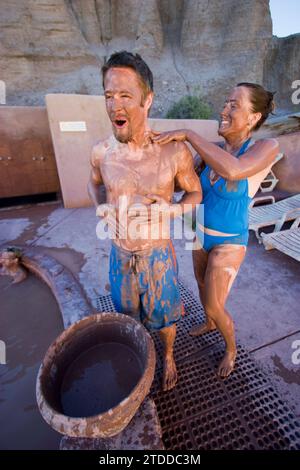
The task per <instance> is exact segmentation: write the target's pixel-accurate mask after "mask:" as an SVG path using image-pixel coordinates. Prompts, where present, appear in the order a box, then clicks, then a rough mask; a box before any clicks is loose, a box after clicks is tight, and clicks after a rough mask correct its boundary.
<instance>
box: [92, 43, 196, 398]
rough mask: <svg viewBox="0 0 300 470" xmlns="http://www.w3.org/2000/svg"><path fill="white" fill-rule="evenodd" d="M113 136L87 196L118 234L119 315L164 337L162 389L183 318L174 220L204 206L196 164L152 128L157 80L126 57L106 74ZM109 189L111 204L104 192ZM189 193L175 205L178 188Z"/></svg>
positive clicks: (97, 151)
mask: <svg viewBox="0 0 300 470" xmlns="http://www.w3.org/2000/svg"><path fill="white" fill-rule="evenodd" d="M102 74H103V88H104V92H105V100H106V109H107V113H108V116H109V118H110V120H111V123H112V128H113V134H114V135H113V136H111V137H110V138H108V139H107V140H105V141H102V142H100V143H98V144H97V145H95V147H94V148H93V151H92V156H91V165H92V170H91V176H90V181H89V187H88V189H89V194H90V197H91V199H92V200H93V202H94V204H95V205H96V207H97V215H98V216H100V217H101V218H104V220H105V221H107V222H108V224H109V226H110V227H114V238H113V240H112V249H111V254H110V273H109V276H110V283H111V294H112V298H113V301H114V304H115V307H116V310H117V311H118V312H122V313H126V314H128V315H131V316H133V317H134V318H136V319H139V320H140V321H141V322H142V323H143V325H144V326H145V327H146V328H147V329H148V330H156V331H159V336H160V339H161V341H162V343H163V347H164V367H163V384H162V386H163V389H164V390H170V389H171V388H173V387H174V386H175V384H176V381H177V370H176V365H175V362H174V357H173V347H174V342H175V336H176V323H177V322H178V321H179V320H180V318H181V316H182V314H183V305H182V303H181V300H180V293H179V286H178V282H177V261H176V257H175V252H174V248H173V245H172V242H171V240H170V227H169V225H170V223H169V222H170V219H172V218H174V217H177V216H178V215H181V214H183V213H184V212H187V211H190V210H191V208H193V207H194V206H195V205H196V204H198V203H200V202H201V197H202V193H201V188H200V183H199V178H198V177H197V175H196V173H195V171H194V166H193V158H192V155H191V153H190V151H189V149H188V147H187V146H186V145H185V144H184V143H182V142H170V143H168V144H167V145H163V146H160V145H158V144H155V143H154V142H153V141H152V138H153V136H154V135H155V133H154V132H153V131H151V129H150V128H149V125H148V120H147V118H148V113H149V110H150V107H151V105H152V100H153V76H152V73H151V71H150V69H149V67H148V66H147V64H146V63H145V62H144V61H143V59H142V58H141V57H140V56H139V55H138V54H136V55H134V54H132V53H129V52H126V51H122V52H117V53H115V54H113V55H112V56H111V57H110V58H109V59H108V61H107V62H106V63H105V64H104V66H103V67H102ZM101 185H104V186H105V189H106V194H107V203H103V201H101V196H100V192H99V187H100V186H101ZM175 185H176V187H179V188H181V189H182V190H184V191H185V194H184V196H183V198H182V199H181V201H180V202H179V203H177V204H172V196H173V192H174V187H175Z"/></svg>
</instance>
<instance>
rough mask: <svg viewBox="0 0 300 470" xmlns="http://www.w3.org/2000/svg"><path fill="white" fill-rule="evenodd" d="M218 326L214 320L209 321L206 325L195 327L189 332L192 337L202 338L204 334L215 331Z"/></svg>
mask: <svg viewBox="0 0 300 470" xmlns="http://www.w3.org/2000/svg"><path fill="white" fill-rule="evenodd" d="M216 328H217V327H216V324H215V322H213V321H212V320H209V321H207V322H206V323H201V325H195V326H193V328H191V330H190V331H189V335H190V336H201V335H203V334H204V333H208V332H209V331H213V330H215V329H216Z"/></svg>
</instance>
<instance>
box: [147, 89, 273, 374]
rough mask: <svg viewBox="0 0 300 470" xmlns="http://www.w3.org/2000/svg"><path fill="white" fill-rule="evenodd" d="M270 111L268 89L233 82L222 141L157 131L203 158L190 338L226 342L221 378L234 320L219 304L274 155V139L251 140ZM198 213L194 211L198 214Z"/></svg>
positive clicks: (231, 359)
mask: <svg viewBox="0 0 300 470" xmlns="http://www.w3.org/2000/svg"><path fill="white" fill-rule="evenodd" d="M273 109H274V103H273V93H271V92H269V91H267V90H265V89H264V88H263V87H262V86H260V85H257V84H253V83H239V84H238V85H237V86H236V87H235V88H234V89H233V90H232V91H231V93H230V95H229V97H228V98H227V100H226V101H225V104H224V108H223V111H222V112H221V114H220V118H221V119H220V125H219V130H218V133H219V135H220V136H222V137H223V138H224V140H225V142H224V143H223V144H221V145H215V144H213V143H210V142H208V141H207V140H206V139H204V138H203V137H200V136H199V135H198V134H197V133H195V132H193V131H190V130H186V129H183V130H179V131H171V132H165V133H162V134H160V135H158V136H156V137H154V138H153V140H154V141H156V142H157V143H159V144H161V145H162V144H165V143H167V142H170V141H171V140H176V141H187V142H189V143H190V144H191V145H192V146H193V147H194V149H195V150H196V151H197V152H198V153H199V155H200V156H201V158H202V159H203V161H204V162H205V164H206V165H205V168H204V170H203V171H202V173H201V175H200V181H201V184H202V191H203V204H204V220H200V216H198V217H197V222H196V234H197V237H196V243H195V245H196V249H194V250H193V265H194V273H195V277H196V280H197V283H198V288H199V295H200V299H201V302H202V304H203V307H204V310H205V313H206V322H205V323H204V324H200V325H196V326H194V327H193V328H192V330H191V331H190V335H191V336H199V335H202V334H203V333H206V332H208V331H212V330H214V329H216V328H217V329H218V330H219V331H220V333H221V334H222V335H223V337H224V340H225V343H226V351H225V355H224V357H223V359H222V361H221V363H220V365H219V367H218V375H219V376H220V377H227V376H228V375H229V374H230V373H231V372H232V370H233V368H234V364H235V359H236V353H237V349H236V342H235V332H234V323H233V320H232V318H231V316H230V315H229V313H228V311H227V310H226V308H225V303H226V300H227V298H228V294H229V292H230V289H231V287H232V284H233V281H234V279H235V278H236V275H237V273H238V271H239V268H240V266H241V264H242V262H243V260H244V258H245V254H246V247H247V243H248V207H249V203H250V201H251V198H253V196H254V195H255V193H256V191H257V190H258V188H259V185H260V183H261V182H262V181H263V179H264V178H265V176H266V175H267V174H268V172H269V170H270V168H271V166H272V165H273V163H274V161H275V157H276V155H277V153H278V143H277V141H276V140H275V139H262V140H258V141H256V142H254V141H253V139H252V133H253V131H256V130H257V129H259V127H260V126H261V125H262V124H263V122H264V121H265V120H266V119H267V117H268V115H269V113H270V112H272V111H273ZM198 214H200V212H198Z"/></svg>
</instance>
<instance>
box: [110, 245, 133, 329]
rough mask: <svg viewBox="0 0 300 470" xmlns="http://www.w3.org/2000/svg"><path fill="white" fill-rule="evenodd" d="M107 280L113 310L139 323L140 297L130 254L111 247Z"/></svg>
mask: <svg viewBox="0 0 300 470" xmlns="http://www.w3.org/2000/svg"><path fill="white" fill-rule="evenodd" d="M109 280H110V286H111V296H112V300H113V303H114V306H115V309H116V310H117V312H119V313H126V314H127V315H130V316H131V317H132V318H134V319H135V320H137V321H140V297H139V289H138V283H137V279H136V275H135V273H134V272H133V271H132V269H131V266H130V254H128V255H127V254H124V253H123V252H122V251H121V250H119V249H118V248H117V247H116V246H114V245H113V246H112V250H111V254H110V268H109Z"/></svg>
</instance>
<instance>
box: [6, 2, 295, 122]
mask: <svg viewBox="0 0 300 470" xmlns="http://www.w3.org/2000/svg"><path fill="white" fill-rule="evenodd" d="M299 45H300V35H295V36H291V37H288V38H284V39H278V38H276V37H273V36H272V21H271V16H270V11H269V1H268V0H243V1H242V2H241V1H240V0H10V2H7V0H0V79H1V80H3V81H5V84H6V94H7V104H8V105H21V104H27V105H37V104H44V96H45V94H46V93H49V92H70V93H74V92H75V93H87V94H101V93H102V85H101V70H100V68H101V65H102V64H103V60H104V58H105V57H107V56H109V54H111V53H112V52H114V51H116V50H120V49H128V50H132V51H136V52H139V53H140V54H141V55H142V56H143V57H144V58H145V59H146V61H147V62H148V63H149V65H150V67H151V68H152V70H153V73H154V79H155V91H156V100H155V104H154V106H153V109H152V115H153V116H163V115H164V114H165V112H166V111H167V109H168V107H169V106H170V105H171V104H172V103H173V102H174V101H177V100H178V99H179V98H180V97H181V96H182V95H184V94H186V93H188V92H194V91H195V90H197V91H198V92H199V91H200V92H201V93H202V94H203V95H204V96H205V97H206V99H207V100H208V101H209V102H210V103H211V104H212V106H213V108H214V110H215V112H216V111H217V109H218V108H219V107H220V106H221V104H222V101H223V99H224V96H225V93H226V91H227V90H228V89H229V88H230V87H231V86H232V85H233V84H234V83H236V82H237V81H242V80H247V81H255V82H258V83H264V84H266V85H267V86H269V87H270V88H271V89H272V90H274V89H277V90H278V94H277V98H278V102H279V104H280V108H282V109H284V110H293V111H295V110H296V109H297V108H299V106H298V107H297V106H293V105H292V103H291V94H292V89H291V83H292V82H293V81H294V80H297V79H300V76H299V62H300V60H299V59H300V47H299Z"/></svg>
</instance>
